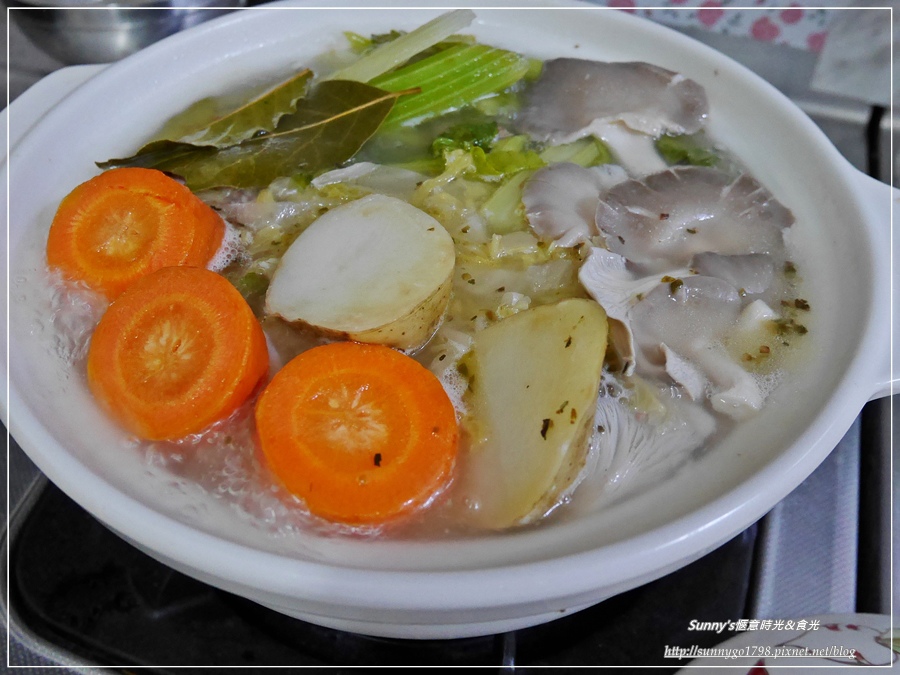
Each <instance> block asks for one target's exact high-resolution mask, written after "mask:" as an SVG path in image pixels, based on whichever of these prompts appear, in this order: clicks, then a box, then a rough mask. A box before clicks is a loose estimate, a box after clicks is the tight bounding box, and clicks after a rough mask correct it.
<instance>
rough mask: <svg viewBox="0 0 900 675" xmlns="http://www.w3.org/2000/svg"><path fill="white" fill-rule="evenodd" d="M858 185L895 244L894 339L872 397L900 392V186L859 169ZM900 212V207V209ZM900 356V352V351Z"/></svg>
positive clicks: (892, 279) (885, 350) (892, 277)
mask: <svg viewBox="0 0 900 675" xmlns="http://www.w3.org/2000/svg"><path fill="white" fill-rule="evenodd" d="M857 184H858V185H857V188H858V190H859V194H860V195H861V196H862V198H863V200H864V201H865V203H866V206H867V207H868V209H869V212H870V213H871V215H872V218H873V222H875V223H877V224H879V225H881V226H882V227H884V228H885V229H887V230H888V231H889V232H890V246H891V304H890V305H889V307H887V308H886V309H887V310H888V311H890V312H891V339H889V340H888V341H887V344H886V345H885V349H884V356H883V357H882V368H880V369H879V373H881V374H882V377H881V378H880V380H879V381H878V382H877V383H876V385H875V387H874V393H873V394H872V396H871V399H877V398H882V397H884V396H891V395H892V394H895V393H900V358H898V359H897V360H895V359H894V344H893V335H894V328H895V326H897V325H898V321H900V269H896V270H895V268H894V261H895V260H897V261H900V236H894V231H893V214H894V209H896V208H898V207H900V189H897V188H893V187H891V186H890V185H888V184H887V183H883V182H881V181H880V180H876V179H874V178H872V177H870V176H868V175H866V174H864V173H863V172H861V171H859V172H857ZM898 213H900V210H898ZM898 356H900V354H898Z"/></svg>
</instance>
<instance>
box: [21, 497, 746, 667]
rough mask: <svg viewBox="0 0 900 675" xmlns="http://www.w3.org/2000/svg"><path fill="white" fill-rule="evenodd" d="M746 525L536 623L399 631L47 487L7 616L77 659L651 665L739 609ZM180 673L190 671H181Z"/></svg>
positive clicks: (30, 518)
mask: <svg viewBox="0 0 900 675" xmlns="http://www.w3.org/2000/svg"><path fill="white" fill-rule="evenodd" d="M756 542H757V527H756V525H754V526H752V527H751V528H749V529H748V530H746V531H745V532H743V533H742V534H740V535H739V536H737V537H736V538H734V539H732V540H731V541H729V542H728V543H726V544H724V545H723V546H721V547H720V548H719V549H717V550H715V551H713V552H712V553H710V554H708V555H706V556H704V557H703V558H701V559H700V560H698V561H696V562H695V563H693V564H691V565H688V566H687V567H685V568H682V569H680V570H678V571H677V572H674V573H672V574H670V575H668V576H666V577H663V578H662V579H659V580H657V581H654V582H652V583H649V584H647V585H645V586H642V587H639V588H637V589H634V590H632V591H629V592H626V593H623V594H621V595H618V596H616V597H614V598H612V599H610V600H607V601H605V602H602V603H600V604H599V605H596V606H594V607H591V608H589V609H586V610H583V611H581V612H578V613H575V614H572V615H567V616H565V617H563V618H560V619H558V620H556V621H553V622H551V623H548V624H544V625H541V626H536V627H532V628H526V629H521V630H518V631H514V632H510V633H505V634H499V635H492V636H486V637H477V638H465V639H458V640H424V641H419V640H399V639H386V638H376V637H368V636H362V635H356V634H353V633H347V632H343V631H339V630H333V629H329V628H323V627H320V626H316V625H313V624H310V623H306V622H303V621H299V620H297V619H293V618H290V617H286V616H284V615H281V614H279V613H277V612H274V611H271V610H269V609H266V608H264V607H261V606H259V605H257V604H256V603H253V602H250V601H248V600H245V599H243V598H240V597H237V596H235V595H232V594H230V593H226V592H224V591H221V590H218V589H216V588H213V587H210V586H207V585H205V584H203V583H201V582H199V581H196V580H194V579H192V578H190V577H187V576H184V575H182V574H180V573H178V572H175V571H173V570H171V569H169V568H167V567H165V566H163V565H162V564H160V563H158V562H157V561H156V560H154V559H152V558H150V557H149V556H147V555H145V554H144V553H142V552H141V551H139V550H138V549H136V548H134V547H133V546H131V545H130V544H128V543H127V542H125V541H124V540H122V539H120V538H119V537H118V536H116V535H115V534H113V533H112V532H111V531H109V530H108V529H107V528H106V527H105V526H103V525H102V524H101V523H99V522H98V521H97V520H95V519H94V518H93V517H92V516H90V515H89V514H88V513H86V512H85V511H84V510H83V509H81V507H79V506H78V505H77V504H75V503H74V502H72V501H71V500H70V499H69V498H68V497H67V496H65V495H64V494H63V493H62V492H61V491H60V490H59V489H58V488H56V487H55V486H53V485H52V484H49V483H48V484H47V485H46V486H44V487H43V488H42V491H41V493H40V495H39V496H38V497H37V499H36V501H35V502H34V504H33V506H32V508H30V509H29V510H28V511H27V512H26V513H25V514H24V515H23V516H22V520H21V522H20V523H18V526H17V527H16V528H15V536H14V537H13V539H12V541H11V543H10V562H9V564H10V579H11V587H10V590H9V593H10V596H9V603H10V611H11V615H12V616H13V617H14V620H15V621H16V623H17V624H18V625H19V626H21V627H22V628H24V629H25V630H26V631H28V632H30V633H31V634H32V635H33V636H34V637H35V638H37V639H38V640H41V641H44V642H46V643H48V644H52V645H56V646H57V648H59V649H61V650H63V651H65V652H68V653H69V654H70V655H72V656H73V657H74V658H75V659H76V660H80V661H82V662H84V663H85V664H90V665H99V666H106V667H118V668H132V667H142V666H143V667H146V668H147V670H146V671H145V672H150V673H169V672H172V673H174V672H175V667H180V668H178V672H179V673H184V672H185V670H184V667H194V668H198V669H199V668H201V667H210V666H218V667H223V666H240V667H243V668H245V669H248V670H247V672H253V671H255V670H256V669H261V668H263V667H268V666H319V667H322V668H326V667H327V668H328V669H329V670H333V669H334V667H335V666H337V667H340V666H346V667H354V666H366V665H393V666H402V665H415V666H428V665H451V666H452V665H466V666H472V665H475V666H486V667H493V668H497V669H501V670H502V669H510V668H512V667H513V666H514V667H515V668H516V669H517V670H524V671H526V672H527V671H528V670H529V667H538V666H570V665H591V664H597V665H601V664H602V665H607V666H610V665H620V666H626V665H639V666H657V667H660V668H661V669H663V670H660V672H665V671H668V672H674V671H675V670H677V668H678V667H680V666H683V665H684V663H679V662H676V661H672V660H671V659H668V660H667V659H665V658H664V653H665V652H664V650H665V647H666V646H670V645H678V646H689V645H693V644H696V645H698V646H701V647H702V646H713V645H715V644H717V643H719V642H721V641H723V640H725V639H726V638H727V637H729V636H730V634H728V633H722V634H716V633H715V632H711V631H710V632H695V631H689V630H688V627H689V625H690V622H691V620H698V621H727V620H733V619H735V618H738V617H742V616H746V615H747V613H746V609H747V602H748V597H749V594H750V590H751V589H750V586H751V579H752V571H753V560H754V553H755V548H756V546H755V545H756ZM188 672H189V671H188Z"/></svg>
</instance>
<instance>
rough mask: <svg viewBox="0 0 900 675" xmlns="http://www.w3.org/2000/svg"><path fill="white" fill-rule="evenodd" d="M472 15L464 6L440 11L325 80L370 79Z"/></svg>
mask: <svg viewBox="0 0 900 675" xmlns="http://www.w3.org/2000/svg"><path fill="white" fill-rule="evenodd" d="M474 18H475V14H474V13H473V12H472V11H471V10H468V9H457V10H454V11H452V12H447V13H446V14H442V15H441V16H439V17H437V18H436V19H432V20H431V21H429V22H428V23H426V24H423V25H421V26H419V27H418V28H416V29H415V30H413V31H410V32H409V33H405V34H403V35H398V36H397V37H394V38H393V39H390V40H388V41H387V42H384V43H382V44H379V45H378V46H377V47H376V48H375V49H373V50H372V51H370V52H368V53H367V54H365V55H364V56H362V57H360V58H359V60H357V61H355V62H354V63H352V64H350V65H349V66H347V67H346V68H343V69H342V70H339V71H338V72H336V73H334V74H333V75H332V76H331V77H330V78H329V79H332V80H355V81H357V82H371V80H372V79H373V78H375V77H378V76H379V75H382V74H383V73H386V72H388V71H389V70H391V69H392V68H396V67H397V66H399V65H402V64H404V63H406V62H407V61H409V60H410V59H411V58H412V57H414V56H415V55H416V54H419V53H420V52H422V51H424V50H426V49H428V48H429V47H432V46H434V45H435V44H437V43H438V42H441V41H442V40H444V39H446V38H448V37H449V36H451V35H453V33H455V32H457V31H459V30H461V29H463V28H465V27H466V26H468V25H469V24H470V23H472V20H473V19H474ZM413 86H416V85H413ZM406 88H407V87H400V89H406ZM395 91H396V90H395Z"/></svg>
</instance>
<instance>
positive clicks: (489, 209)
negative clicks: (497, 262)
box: [481, 171, 534, 234]
mask: <svg viewBox="0 0 900 675" xmlns="http://www.w3.org/2000/svg"><path fill="white" fill-rule="evenodd" d="M533 173H534V172H533V171H520V172H519V173H517V174H515V175H514V176H512V177H511V178H510V179H509V180H507V181H506V182H505V183H503V184H502V185H501V186H500V187H498V188H497V189H496V191H495V192H494V194H492V195H491V196H490V197H489V198H488V200H487V201H486V202H485V203H484V205H483V206H482V207H481V215H482V216H483V217H484V219H485V222H486V223H487V226H488V229H489V230H490V231H491V233H492V234H507V233H509V232H515V231H516V230H523V229H525V227H526V226H527V225H528V220H527V219H526V217H525V206H524V205H523V204H522V188H523V187H524V185H525V182H526V181H527V180H528V179H529V178H531V176H532V174H533Z"/></svg>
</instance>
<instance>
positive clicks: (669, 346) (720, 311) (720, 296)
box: [632, 276, 764, 419]
mask: <svg viewBox="0 0 900 675" xmlns="http://www.w3.org/2000/svg"><path fill="white" fill-rule="evenodd" d="M632 315H633V319H632V321H633V325H634V331H635V335H636V336H637V344H638V347H639V350H640V352H641V353H642V354H643V355H644V356H645V358H646V359H647V361H648V363H650V364H652V363H653V362H654V360H658V359H659V358H660V357H661V358H662V359H663V360H664V365H665V368H666V371H667V372H668V373H669V375H670V376H672V377H673V379H676V381H677V382H678V383H679V384H681V385H682V386H683V387H684V388H685V390H687V391H688V393H689V394H690V395H691V396H692V397H693V398H696V397H699V395H700V393H701V391H703V390H704V389H706V390H707V395H708V397H709V400H710V404H711V405H712V407H713V409H714V410H716V411H718V412H721V413H723V414H726V415H728V416H729V417H732V418H734V419H744V418H746V417H749V416H750V415H752V414H754V413H756V412H757V411H758V410H759V409H760V408H761V407H762V404H763V401H764V396H763V393H762V390H761V389H760V386H759V383H758V382H757V380H756V379H755V378H754V377H753V376H752V375H751V374H750V373H748V372H747V371H746V370H744V369H743V368H742V367H741V365H740V364H738V363H736V362H735V361H734V360H733V359H732V358H731V356H729V354H728V352H727V351H726V350H725V348H724V347H723V346H722V343H721V340H722V338H723V337H724V336H725V335H726V333H727V332H728V330H729V329H730V328H731V327H733V326H734V325H735V323H736V322H737V321H738V319H739V317H740V315H741V298H740V295H739V294H738V292H737V289H735V288H734V287H733V286H732V285H731V284H729V283H728V282H726V281H723V280H721V279H716V278H714V277H702V276H695V277H690V278H687V279H684V280H683V281H682V282H681V284H680V285H678V287H677V288H672V285H671V284H670V285H669V286H666V285H659V286H657V287H656V288H654V289H653V290H652V291H651V292H650V293H648V294H647V296H646V297H645V298H644V299H643V300H642V301H641V302H640V303H638V304H637V305H636V306H635V308H634V310H633V311H632ZM654 356H656V359H654ZM701 374H702V376H703V377H705V379H706V381H707V382H708V386H704V385H703V383H702V381H701V380H700V379H698V378H699V377H700V375H701Z"/></svg>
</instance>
